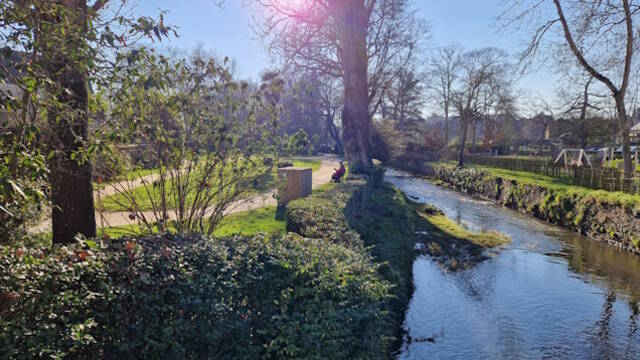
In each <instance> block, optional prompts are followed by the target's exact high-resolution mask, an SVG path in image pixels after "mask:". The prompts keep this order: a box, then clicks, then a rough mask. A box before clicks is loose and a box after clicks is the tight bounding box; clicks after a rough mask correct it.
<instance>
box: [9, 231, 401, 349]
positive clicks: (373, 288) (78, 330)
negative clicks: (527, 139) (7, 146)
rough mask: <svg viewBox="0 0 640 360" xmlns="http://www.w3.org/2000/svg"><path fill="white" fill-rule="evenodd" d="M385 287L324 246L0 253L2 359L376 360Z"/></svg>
mask: <svg viewBox="0 0 640 360" xmlns="http://www.w3.org/2000/svg"><path fill="white" fill-rule="evenodd" d="M390 291H391V289H390V284H389V283H388V282H387V281H385V280H382V279H381V277H380V276H379V268H378V266H377V265H375V263H374V261H373V259H372V258H371V256H370V255H368V252H366V251H361V249H360V248H352V247H347V246H342V245H340V244H337V243H333V242H331V241H327V240H322V239H307V238H302V237H300V236H297V235H292V234H291V235H288V236H286V237H265V236H255V237H250V238H247V237H231V238H225V239H208V238H204V237H199V236H191V237H187V238H181V237H175V236H162V237H153V238H143V239H130V240H121V241H110V242H109V243H96V242H93V241H86V242H81V243H79V244H76V245H72V246H67V247H60V248H57V249H55V250H53V251H49V250H43V249H39V250H36V249H24V248H16V247H2V248H0V358H15V359H27V358H110V359H115V358H118V359H130V358H131V359H132V358H180V359H187V358H191V359H193V358H198V359H201V358H216V359H224V358H229V359H230V358H234V359H237V358H265V357H266V358H285V357H286V358H333V359H337V358H381V357H386V355H387V354H386V353H385V350H386V348H385V346H386V344H387V335H388V330H387V327H386V324H385V321H386V320H387V316H386V312H385V311H386V304H387V303H388V301H389V299H390Z"/></svg>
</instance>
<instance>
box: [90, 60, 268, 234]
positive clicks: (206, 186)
mask: <svg viewBox="0 0 640 360" xmlns="http://www.w3.org/2000/svg"><path fill="white" fill-rule="evenodd" d="M116 63H117V67H118V68H119V69H120V70H119V71H117V72H116V73H115V76H114V77H113V79H112V80H111V81H112V82H113V83H116V84H119V86H118V87H114V86H111V85H110V86H107V87H105V88H104V89H103V92H104V94H103V95H102V97H103V98H105V99H113V100H112V101H108V102H105V103H103V104H101V105H102V106H103V107H104V111H108V112H109V113H110V116H109V118H108V120H107V123H108V124H109V126H107V128H108V129H109V131H107V133H109V134H110V136H109V137H110V138H112V139H114V142H115V143H117V144H120V145H122V146H128V145H132V144H133V145H135V146H136V147H138V148H139V149H141V151H142V152H143V153H144V158H145V159H147V160H150V161H151V163H153V164H154V165H155V167H156V168H157V169H158V171H157V173H156V177H155V179H153V180H151V181H141V183H140V182H138V183H131V182H127V181H125V182H124V183H121V184H119V185H120V186H118V187H117V189H118V192H117V193H116V194H110V195H108V196H107V197H106V199H104V202H103V204H102V205H103V206H104V210H121V211H122V210H124V211H130V212H131V216H132V218H134V219H137V220H138V222H139V223H140V225H142V226H143V227H145V228H147V229H149V230H151V229H152V228H154V227H158V228H159V229H160V230H161V231H165V230H167V229H168V226H169V224H170V223H173V225H172V226H173V227H174V228H175V229H176V230H177V231H178V232H182V233H188V232H199V233H205V234H209V235H210V234H212V233H213V231H214V229H215V228H216V225H217V223H218V222H219V221H220V220H221V219H222V218H223V216H224V213H225V210H226V209H227V208H228V207H229V206H230V205H231V204H232V203H233V202H235V201H236V200H239V199H241V198H243V197H245V196H247V194H249V193H251V192H252V191H253V189H254V187H255V186H256V184H257V183H258V182H259V180H260V179H262V178H263V177H264V176H266V175H268V174H269V173H270V171H271V166H269V165H267V162H265V159H266V158H269V159H270V158H271V156H270V155H271V154H270V152H269V150H270V146H269V139H268V137H269V134H270V133H271V131H268V130H271V128H270V126H271V125H272V124H271V123H270V122H269V121H266V120H265V118H266V119H268V118H270V115H271V112H272V111H275V110H274V109H273V106H272V104H271V103H270V102H268V101H266V99H265V98H264V97H263V95H262V94H261V93H256V92H255V91H253V90H252V89H250V88H249V87H248V86H247V84H246V83H243V82H238V81H235V80H234V79H233V76H232V74H231V71H230V69H229V68H228V66H227V64H226V62H218V61H217V60H216V59H214V58H211V57H207V56H204V55H202V54H197V53H196V54H194V55H193V57H192V58H191V59H189V60H185V59H170V58H167V57H164V56H161V55H156V54H155V53H154V52H152V51H147V50H145V49H138V50H136V51H132V52H131V53H128V54H121V55H119V56H118V57H117V59H116ZM140 180H144V179H143V178H140ZM145 211H151V212H152V213H153V215H151V216H150V215H149V213H146V214H145V213H144V212H145ZM171 214H174V215H175V216H171Z"/></svg>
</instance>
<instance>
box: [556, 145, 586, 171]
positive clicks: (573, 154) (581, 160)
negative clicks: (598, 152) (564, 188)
mask: <svg viewBox="0 0 640 360" xmlns="http://www.w3.org/2000/svg"><path fill="white" fill-rule="evenodd" d="M553 163H554V164H562V165H564V167H565V168H566V169H568V168H570V167H573V166H575V167H583V166H588V167H593V165H592V164H591V159H590V158H589V155H587V153H586V152H585V151H584V149H562V151H560V154H558V156H557V157H556V160H555V161H554V162H553Z"/></svg>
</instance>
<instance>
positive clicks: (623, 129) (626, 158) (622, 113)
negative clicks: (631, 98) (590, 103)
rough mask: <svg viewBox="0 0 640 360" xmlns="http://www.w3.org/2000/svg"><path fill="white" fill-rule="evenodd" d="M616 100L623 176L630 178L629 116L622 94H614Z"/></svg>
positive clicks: (631, 165)
mask: <svg viewBox="0 0 640 360" xmlns="http://www.w3.org/2000/svg"><path fill="white" fill-rule="evenodd" d="M614 99H615V100H616V108H617V110H618V119H619V122H620V134H621V136H622V159H623V162H624V177H625V178H627V179H630V178H632V177H633V169H632V167H633V163H632V162H631V140H630V126H629V118H628V117H627V110H626V108H625V106H624V95H620V94H617V95H616V96H614Z"/></svg>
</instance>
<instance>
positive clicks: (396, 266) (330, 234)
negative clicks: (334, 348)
mask: <svg viewBox="0 0 640 360" xmlns="http://www.w3.org/2000/svg"><path fill="white" fill-rule="evenodd" d="M287 230H289V231H292V232H296V233H298V234H300V235H302V236H305V237H310V238H322V239H323V240H325V241H328V242H331V243H336V244H340V245H343V246H345V247H348V248H351V249H355V250H356V251H367V252H370V254H371V255H372V256H373V258H374V259H376V262H378V263H379V264H380V267H379V269H378V271H379V273H380V274H381V275H382V276H383V278H384V279H386V280H387V281H389V282H390V283H391V284H392V285H393V290H392V292H393V295H394V298H393V299H391V301H390V303H389V306H388V307H386V308H385V310H386V311H388V312H389V318H388V321H387V323H388V327H387V328H385V329H384V330H385V331H386V332H387V334H388V335H389V336H393V337H396V339H400V338H401V337H400V334H399V332H398V331H399V330H400V329H401V324H402V321H403V318H404V310H405V308H406V306H407V304H408V302H409V299H410V298H411V293H412V290H413V285H412V281H411V278H412V264H413V258H414V251H413V246H414V215H413V209H412V207H411V206H410V205H409V204H408V202H407V201H406V197H405V196H404V195H403V194H402V192H400V191H399V190H398V189H396V188H395V187H393V186H391V185H390V184H388V183H385V184H383V186H381V187H380V188H374V187H372V186H368V185H367V184H366V183H365V182H364V181H363V180H351V181H346V182H344V183H340V184H327V185H325V186H323V187H321V188H320V189H316V190H315V191H314V194H313V195H312V196H311V197H309V198H306V199H298V200H295V201H292V202H291V203H289V205H288V206H287ZM396 345H397V343H396Z"/></svg>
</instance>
